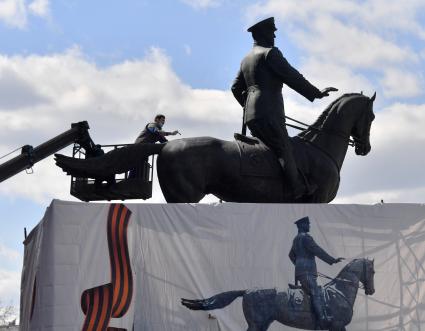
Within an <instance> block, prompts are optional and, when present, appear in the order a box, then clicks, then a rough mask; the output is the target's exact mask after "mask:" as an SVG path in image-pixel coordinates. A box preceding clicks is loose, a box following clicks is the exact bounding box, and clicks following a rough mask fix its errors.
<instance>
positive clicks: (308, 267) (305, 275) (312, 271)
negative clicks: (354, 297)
mask: <svg viewBox="0 0 425 331" xmlns="http://www.w3.org/2000/svg"><path fill="white" fill-rule="evenodd" d="M295 224H296V225H297V227H298V235H297V236H296V237H295V239H294V241H293V243H292V248H291V251H290V252H289V258H290V259H291V261H292V263H293V264H294V265H295V282H296V283H298V281H299V282H300V283H301V286H302V288H303V290H304V291H305V292H306V293H308V294H309V295H310V297H311V301H312V304H313V310H314V313H315V315H316V318H317V320H318V323H319V326H320V327H323V326H325V325H326V323H327V322H329V321H327V320H326V317H325V312H324V307H323V303H322V300H321V297H320V291H319V287H318V286H317V267H316V260H315V257H316V256H317V257H318V258H319V259H321V260H323V261H325V262H326V263H328V264H334V263H339V262H341V261H342V260H344V258H342V257H339V258H337V259H335V258H333V257H332V256H330V255H329V254H328V253H326V252H325V251H324V250H323V249H322V248H321V247H320V246H319V245H317V244H316V242H315V241H314V239H313V238H312V237H311V236H310V235H309V234H308V232H309V231H310V220H309V218H308V217H303V218H301V219H299V220H298V221H296V222H295Z"/></svg>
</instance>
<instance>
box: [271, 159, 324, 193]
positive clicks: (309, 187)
mask: <svg viewBox="0 0 425 331" xmlns="http://www.w3.org/2000/svg"><path fill="white" fill-rule="evenodd" d="M278 161H279V164H280V166H281V167H282V170H283V173H284V180H285V181H286V180H287V181H288V182H289V186H290V187H291V190H292V192H293V198H294V200H298V199H300V198H302V197H303V196H309V195H312V194H313V193H314V192H315V191H316V190H317V185H316V184H309V183H308V182H307V179H306V178H305V177H303V176H302V175H301V174H300V173H299V172H298V169H297V167H296V165H295V162H294V160H292V159H290V160H286V161H285V160H284V159H283V158H278Z"/></svg>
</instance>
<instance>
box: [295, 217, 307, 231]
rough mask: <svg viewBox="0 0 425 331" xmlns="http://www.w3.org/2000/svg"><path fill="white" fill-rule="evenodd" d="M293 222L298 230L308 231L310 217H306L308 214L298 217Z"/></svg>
mask: <svg viewBox="0 0 425 331" xmlns="http://www.w3.org/2000/svg"><path fill="white" fill-rule="evenodd" d="M295 224H296V225H297V228H298V231H299V232H309V231H310V219H309V218H308V216H305V217H303V218H300V219H299V220H298V221H296V222H295Z"/></svg>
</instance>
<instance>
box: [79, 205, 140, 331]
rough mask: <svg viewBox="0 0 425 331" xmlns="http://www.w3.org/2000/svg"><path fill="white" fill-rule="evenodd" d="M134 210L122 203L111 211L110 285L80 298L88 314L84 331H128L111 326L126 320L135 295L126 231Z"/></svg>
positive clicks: (87, 291) (109, 232) (109, 226)
mask: <svg viewBox="0 0 425 331" xmlns="http://www.w3.org/2000/svg"><path fill="white" fill-rule="evenodd" d="M130 216H131V211H130V210H129V209H128V208H127V207H126V206H124V205H123V204H112V205H111V206H110V208H109V214H108V222H107V236H108V247H109V259H110V262H111V283H109V284H106V285H101V286H98V287H94V288H91V289H87V290H85V291H84V292H83V294H82V296H81V308H82V310H83V313H84V314H85V315H86V318H85V320H84V325H83V329H82V331H106V330H108V331H125V329H120V328H113V327H108V324H109V321H110V319H111V318H112V317H114V318H120V317H123V316H124V315H125V314H126V313H127V311H128V308H129V307H130V303H131V299H132V296H133V276H132V270H131V265H130V256H129V252H128V240H127V228H128V224H129V221H130Z"/></svg>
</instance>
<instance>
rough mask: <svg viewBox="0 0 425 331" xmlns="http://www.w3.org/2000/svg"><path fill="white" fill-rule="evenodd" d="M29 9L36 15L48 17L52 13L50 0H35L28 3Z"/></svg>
mask: <svg viewBox="0 0 425 331" xmlns="http://www.w3.org/2000/svg"><path fill="white" fill-rule="evenodd" d="M28 9H29V10H30V12H31V13H32V14H34V15H36V16H40V17H48V16H49V14H50V3H49V0H34V1H33V2H31V3H30V4H29V5H28Z"/></svg>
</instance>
